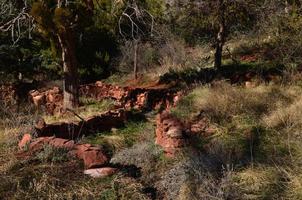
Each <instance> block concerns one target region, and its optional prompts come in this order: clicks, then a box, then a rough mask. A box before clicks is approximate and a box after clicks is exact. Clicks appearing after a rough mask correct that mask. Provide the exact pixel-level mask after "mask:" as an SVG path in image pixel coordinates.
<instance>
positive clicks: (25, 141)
mask: <svg viewBox="0 0 302 200" xmlns="http://www.w3.org/2000/svg"><path fill="white" fill-rule="evenodd" d="M31 140H32V137H31V135H30V134H28V133H27V134H24V135H23V137H22V139H21V141H20V142H19V143H18V146H19V149H21V150H22V149H24V148H25V147H26V146H27V145H29V144H30V142H31Z"/></svg>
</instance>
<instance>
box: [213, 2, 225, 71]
mask: <svg viewBox="0 0 302 200" xmlns="http://www.w3.org/2000/svg"><path fill="white" fill-rule="evenodd" d="M218 9H219V10H218V20H219V31H218V34H217V37H216V45H215V46H216V52H215V63H214V67H215V68H216V69H219V68H221V60H222V51H223V46H224V43H225V31H226V30H225V29H226V28H225V16H224V14H225V5H224V0H219V5H218Z"/></svg>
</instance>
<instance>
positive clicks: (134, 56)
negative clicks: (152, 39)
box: [133, 39, 138, 80]
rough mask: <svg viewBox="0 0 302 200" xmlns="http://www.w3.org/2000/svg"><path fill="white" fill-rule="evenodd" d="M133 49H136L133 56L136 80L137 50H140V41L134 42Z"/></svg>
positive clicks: (135, 77)
mask: <svg viewBox="0 0 302 200" xmlns="http://www.w3.org/2000/svg"><path fill="white" fill-rule="evenodd" d="M133 48H134V55H133V73H134V79H135V80H136V79H137V49H138V40H136V39H135V40H133Z"/></svg>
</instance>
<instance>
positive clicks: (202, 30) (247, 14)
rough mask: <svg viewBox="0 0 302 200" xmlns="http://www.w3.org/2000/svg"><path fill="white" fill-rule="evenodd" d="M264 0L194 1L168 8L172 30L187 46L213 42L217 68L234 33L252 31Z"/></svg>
mask: <svg viewBox="0 0 302 200" xmlns="http://www.w3.org/2000/svg"><path fill="white" fill-rule="evenodd" d="M260 1H261V0H245V1H243V0H203V1H199V0H192V1H187V2H183V3H182V4H181V5H180V6H178V5H176V4H175V5H174V4H173V6H171V7H170V8H169V9H168V14H169V16H170V17H169V18H170V21H169V22H168V23H169V24H171V26H172V27H171V29H172V31H173V32H175V33H176V34H177V35H179V36H181V37H182V38H184V39H185V40H186V42H187V43H189V44H191V45H195V44H198V43H204V42H211V43H212V46H213V48H214V49H215V53H214V67H215V68H220V67H221V60H222V54H223V48H224V45H225V43H226V41H227V40H228V38H229V36H230V35H231V33H233V32H235V31H245V30H248V29H251V28H252V27H253V25H254V24H255V23H256V15H257V14H258V13H257V11H256V10H257V8H258V6H257V4H258V3H259V2H260Z"/></svg>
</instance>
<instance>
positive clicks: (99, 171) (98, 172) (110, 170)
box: [84, 167, 117, 178]
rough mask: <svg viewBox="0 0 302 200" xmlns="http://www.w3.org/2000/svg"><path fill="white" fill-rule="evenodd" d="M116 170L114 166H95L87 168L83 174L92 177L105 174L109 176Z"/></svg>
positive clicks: (99, 176)
mask: <svg viewBox="0 0 302 200" xmlns="http://www.w3.org/2000/svg"><path fill="white" fill-rule="evenodd" d="M116 172H117V169H116V168H111V167H103V168H96V169H87V170H85V171H84V174H86V175H89V176H91V177H93V178H103V177H106V176H111V175H113V174H114V173H116Z"/></svg>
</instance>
